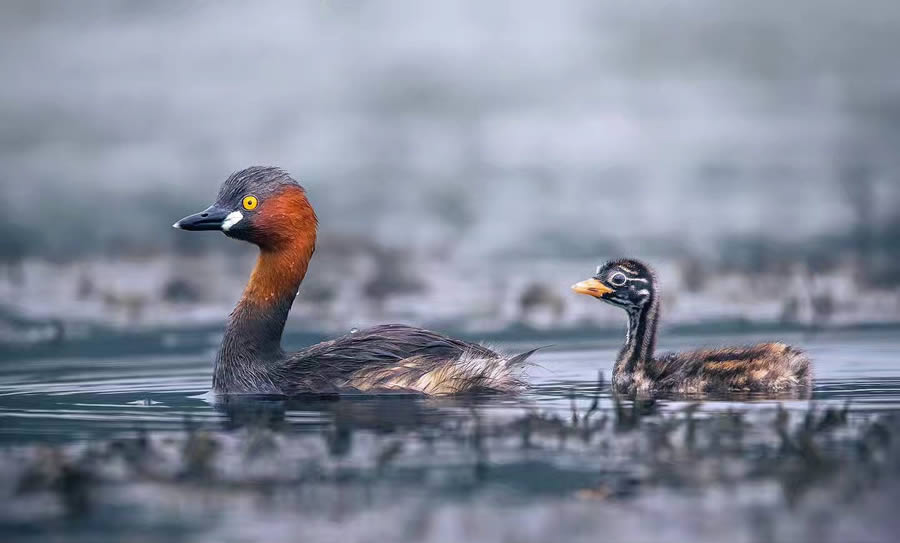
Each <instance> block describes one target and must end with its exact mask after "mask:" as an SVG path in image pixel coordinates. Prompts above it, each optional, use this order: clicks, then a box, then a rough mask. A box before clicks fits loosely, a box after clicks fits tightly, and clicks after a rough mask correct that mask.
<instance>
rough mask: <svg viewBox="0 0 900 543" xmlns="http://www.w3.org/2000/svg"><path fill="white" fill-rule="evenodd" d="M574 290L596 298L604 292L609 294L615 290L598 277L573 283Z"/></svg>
mask: <svg viewBox="0 0 900 543" xmlns="http://www.w3.org/2000/svg"><path fill="white" fill-rule="evenodd" d="M572 290H574V291H575V292H577V293H578V294H587V295H588V296H593V297H594V298H599V297H601V296H603V295H604V294H609V293H610V292H612V291H613V289H611V288H609V287H608V286H606V285H604V284H603V283H601V282H600V281H599V280H597V279H585V280H584V281H581V282H580V283H575V284H574V285H572Z"/></svg>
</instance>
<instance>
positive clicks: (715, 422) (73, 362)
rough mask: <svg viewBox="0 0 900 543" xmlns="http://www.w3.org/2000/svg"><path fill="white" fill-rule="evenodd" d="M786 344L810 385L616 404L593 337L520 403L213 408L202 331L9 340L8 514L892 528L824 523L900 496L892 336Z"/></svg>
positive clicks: (378, 531)
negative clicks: (57, 341) (784, 391)
mask: <svg viewBox="0 0 900 543" xmlns="http://www.w3.org/2000/svg"><path fill="white" fill-rule="evenodd" d="M769 337H770V338H771V335H770V336H769ZM305 339H306V338H293V341H294V342H295V343H298V344H299V343H302V342H303V340H305ZM759 339H763V338H757V337H754V336H752V335H743V336H729V337H724V336H712V335H707V336H699V335H693V336H678V337H675V338H670V339H667V340H666V342H665V344H664V345H663V348H666V349H668V348H672V349H681V348H686V347H691V346H706V345H716V344H723V343H729V344H730V343H737V344H742V343H750V342H753V341H756V340H759ZM775 339H781V340H787V341H790V342H791V343H794V344H797V345H800V346H802V347H804V348H805V349H807V350H808V351H809V353H810V354H811V356H812V357H813V359H814V363H815V371H814V374H815V386H814V389H813V391H812V394H811V398H809V399H807V398H798V397H791V396H783V397H777V398H775V397H767V396H762V395H757V396H747V395H743V396H739V395H732V396H726V397H720V398H703V397H670V398H657V399H652V400H651V399H639V400H634V401H633V400H630V399H627V398H617V397H615V396H613V395H612V394H611V393H610V391H609V388H608V378H609V375H610V370H611V365H612V360H613V359H614V357H615V353H616V351H617V349H618V347H619V345H618V340H614V339H600V340H593V339H591V338H590V337H584V338H582V339H566V340H563V341H561V342H559V343H558V344H557V345H556V346H555V347H551V348H548V349H545V350H543V351H541V352H539V354H538V355H537V356H536V357H535V362H536V365H535V367H533V368H532V369H531V370H530V382H531V383H533V386H532V388H531V389H530V390H528V391H527V392H526V393H524V394H522V395H520V396H517V397H510V396H479V397H469V398H443V399H429V398H423V397H417V396H409V395H395V396H382V397H365V396H349V397H345V398H341V399H340V400H335V399H331V398H298V399H292V400H290V401H287V400H283V399H274V398H244V399H241V400H240V401H237V400H233V401H228V402H225V403H223V402H214V401H212V400H213V398H212V397H211V395H210V394H208V388H209V383H210V373H211V359H212V356H213V352H214V347H215V343H216V342H217V341H218V338H217V337H216V336H215V334H198V333H195V332H183V333H171V332H169V333H165V334H157V335H153V334H151V335H149V336H143V337H142V339H141V340H140V341H137V340H136V339H135V338H122V337H117V336H110V337H105V336H103V337H95V338H91V339H90V340H89V341H88V342H87V343H83V344H81V345H79V346H78V348H77V349H75V348H71V347H66V346H60V347H59V349H58V351H57V352H58V355H57V356H53V355H52V353H53V351H52V350H49V351H40V352H37V353H35V352H30V353H29V352H27V351H22V352H19V353H12V354H10V355H7V356H6V360H5V362H3V364H2V365H0V453H2V455H3V456H2V458H3V462H2V469H0V489H2V492H3V494H4V495H5V497H7V498H8V499H9V500H10V502H9V503H11V504H12V506H11V507H10V508H9V509H8V510H7V511H5V512H3V513H0V528H2V530H3V533H8V534H10V535H14V536H15V537H17V538H23V539H29V538H30V539H34V540H43V539H44V538H47V537H52V536H61V535H62V534H66V535H67V536H71V537H73V538H81V539H84V540H86V541H87V540H90V541H97V540H106V539H108V540H111V541H112V540H118V539H120V538H122V537H126V536H129V535H133V534H134V533H142V534H144V535H145V536H146V537H148V538H150V539H155V538H162V539H165V540H180V539H186V540H187V539H189V540H209V541H223V540H224V541H243V540H250V539H253V538H255V537H259V536H260V534H265V536H266V539H267V540H270V541H280V540H285V541H289V540H293V539H292V537H293V536H294V535H295V534H296V530H297V529H299V528H300V527H303V528H304V529H305V530H307V535H308V539H310V540H317V539H329V538H333V537H335V536H336V534H340V536H341V537H343V538H345V539H347V540H351V541H357V540H358V541H368V540H374V539H378V538H388V539H403V538H414V539H420V540H434V541H454V540H460V538H477V539H479V540H485V541H491V540H509V539H515V540H522V541H532V540H533V541H545V540H547V538H554V539H555V538H556V537H558V536H559V534H566V535H567V537H568V538H570V539H572V540H581V539H584V540H590V539H591V536H592V534H595V532H596V531H597V530H598V529H600V528H601V527H602V529H603V530H605V533H609V534H618V535H619V536H621V537H622V538H627V539H630V540H641V539H642V538H649V539H653V536H654V534H657V535H658V534H659V533H665V534H666V535H667V536H669V537H675V538H676V539H678V538H679V537H681V538H683V539H691V540H699V541H703V540H709V541H715V540H717V538H721V537H723V536H724V534H729V538H731V539H732V540H748V541H752V540H759V539H763V540H773V539H779V538H787V537H790V538H794V540H805V539H812V538H819V540H824V541H828V540H834V541H840V540H841V539H839V537H849V538H854V537H859V536H860V534H861V533H862V532H860V530H863V528H865V530H866V531H865V534H866V537H868V538H869V539H865V540H867V541H868V540H872V541H878V540H881V538H882V537H886V536H888V535H889V534H890V530H889V527H890V526H891V525H892V524H893V523H895V522H894V521H893V520H892V516H891V515H890V514H889V513H888V512H887V511H886V510H884V508H883V507H882V508H878V507H866V508H864V510H863V509H862V508H861V506H860V510H861V512H860V513H859V515H856V516H853V515H851V516H849V517H835V518H829V519H828V521H827V522H826V524H827V525H828V526H829V531H828V533H829V534H830V535H825V536H823V535H822V534H821V533H820V532H821V531H822V529H821V527H822V520H821V518H820V517H821V516H822V515H825V516H826V517H827V516H828V512H829V511H833V510H835V508H836V507H844V506H843V505H840V504H842V503H843V502H842V500H846V499H847V498H848V496H851V495H852V496H853V500H854V501H855V502H858V503H860V504H862V503H866V502H867V500H873V501H876V502H878V503H881V502H882V501H883V500H885V499H888V498H889V497H890V496H893V495H895V494H897V491H898V489H900V474H898V473H897V471H898V470H897V469H896V468H891V467H890V466H892V465H895V464H896V460H900V455H897V442H898V441H900V439H898V437H897V436H896V435H894V433H893V432H894V431H895V430H900V424H897V420H898V417H897V415H898V414H900V365H898V360H897V356H898V355H897V353H898V352H900V349H898V347H900V340H898V334H897V333H896V331H895V330H884V329H880V330H870V331H865V330H858V331H839V332H828V333H820V334H817V335H814V336H809V335H801V334H794V335H791V334H787V335H782V336H781V337H777V338H775ZM541 342H545V341H543V340H542V341H541ZM541 342H539V341H530V340H529V339H528V338H520V339H519V340H517V341H515V342H511V343H509V344H507V345H504V346H503V347H504V348H506V349H507V350H510V351H514V350H517V349H523V348H526V347H530V346H534V345H538V344H540V343H541ZM79 353H90V354H89V356H78V354H79ZM879 436H881V437H879ZM892 443H893V445H892ZM860 451H867V452H865V454H864V453H861V452H860ZM892 469H893V471H892ZM836 474H841V475H840V476H838V475H836ZM873 481H879V483H878V484H877V485H876V484H874V483H873ZM648 511H649V512H651V513H652V515H651V520H647V515H648ZM709 515H713V516H709ZM872 526H875V527H877V528H878V529H875V530H872V529H871V527H872ZM735 533H737V534H738V536H739V537H737V538H733V537H732V536H734V535H735ZM554 534H555V536H554ZM822 537H824V539H822ZM829 538H830V539H829ZM860 540H862V539H860Z"/></svg>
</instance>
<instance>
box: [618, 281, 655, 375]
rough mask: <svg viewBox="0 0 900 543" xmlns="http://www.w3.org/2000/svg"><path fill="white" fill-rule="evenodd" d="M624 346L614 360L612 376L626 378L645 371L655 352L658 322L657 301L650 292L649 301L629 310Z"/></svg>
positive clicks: (653, 293)
mask: <svg viewBox="0 0 900 543" xmlns="http://www.w3.org/2000/svg"><path fill="white" fill-rule="evenodd" d="M627 312H628V330H627V331H626V334H625V345H624V346H623V347H622V350H621V351H620V352H619V356H618V357H617V358H616V365H615V367H614V368H613V374H615V375H622V376H628V375H633V374H634V373H635V372H638V371H645V370H646V369H647V364H649V363H650V362H651V361H652V360H653V355H654V352H655V351H656V330H657V324H658V322H659V299H658V298H657V295H656V292H653V291H651V292H650V299H648V300H647V302H646V303H645V304H644V305H642V306H641V307H635V308H629V309H627Z"/></svg>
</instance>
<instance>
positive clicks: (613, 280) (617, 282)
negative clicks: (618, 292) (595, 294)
mask: <svg viewBox="0 0 900 543" xmlns="http://www.w3.org/2000/svg"><path fill="white" fill-rule="evenodd" d="M627 281H628V278H627V277H625V274H624V273H622V272H616V273H614V274H612V275H610V276H609V284H610V285H612V286H614V287H624V286H625V283H626V282H627Z"/></svg>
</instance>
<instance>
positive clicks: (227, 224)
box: [222, 211, 244, 232]
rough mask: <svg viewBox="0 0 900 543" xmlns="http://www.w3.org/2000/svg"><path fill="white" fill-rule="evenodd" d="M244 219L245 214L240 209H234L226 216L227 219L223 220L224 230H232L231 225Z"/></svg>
mask: <svg viewBox="0 0 900 543" xmlns="http://www.w3.org/2000/svg"><path fill="white" fill-rule="evenodd" d="M243 219H244V214H243V213H241V212H240V211H232V212H231V213H229V214H228V216H227V217H225V220H224V221H222V230H223V231H225V232H228V231H229V230H231V227H232V226H234V225H236V224H237V223H239V222H241V221H242V220H243Z"/></svg>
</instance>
